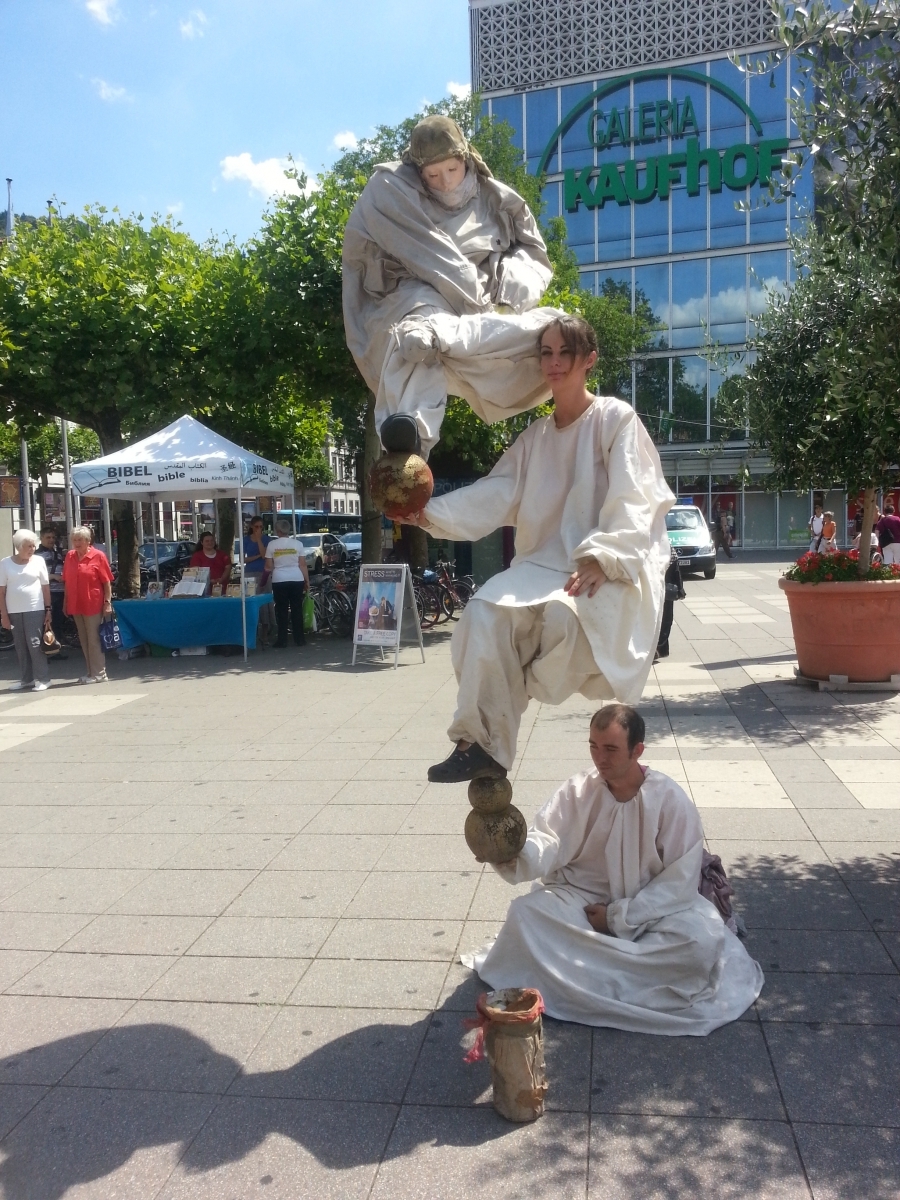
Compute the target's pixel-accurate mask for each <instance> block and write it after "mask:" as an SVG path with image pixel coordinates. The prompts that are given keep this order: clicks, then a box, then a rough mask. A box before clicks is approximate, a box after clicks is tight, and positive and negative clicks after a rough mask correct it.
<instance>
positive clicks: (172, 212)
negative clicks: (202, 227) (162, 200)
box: [166, 200, 184, 217]
mask: <svg viewBox="0 0 900 1200" xmlns="http://www.w3.org/2000/svg"><path fill="white" fill-rule="evenodd" d="M183 211H184V201H183V200H178V201H177V202H176V203H175V204H167V205H166V212H167V213H168V214H169V216H170V217H177V216H178V214H179V213H180V212H183Z"/></svg>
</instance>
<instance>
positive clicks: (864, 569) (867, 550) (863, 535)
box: [859, 487, 875, 575]
mask: <svg viewBox="0 0 900 1200" xmlns="http://www.w3.org/2000/svg"><path fill="white" fill-rule="evenodd" d="M874 525H875V489H874V488H873V487H869V488H866V494H865V500H864V501H863V521H862V530H861V532H860V535H859V573H860V575H866V574H867V573H868V570H869V564H870V562H871V561H872V529H873V527H874Z"/></svg>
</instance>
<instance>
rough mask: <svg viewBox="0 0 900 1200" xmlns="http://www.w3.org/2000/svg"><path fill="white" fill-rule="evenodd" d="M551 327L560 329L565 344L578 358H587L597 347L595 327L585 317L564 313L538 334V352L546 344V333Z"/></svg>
mask: <svg viewBox="0 0 900 1200" xmlns="http://www.w3.org/2000/svg"><path fill="white" fill-rule="evenodd" d="M551 329H558V330H559V334H560V337H561V338H562V340H563V345H564V346H565V348H566V349H567V350H568V351H569V353H570V354H573V355H574V356H575V357H576V358H587V356H588V355H589V354H593V353H594V351H595V350H596V349H597V334H596V333H595V332H594V327H593V325H591V324H590V323H589V322H588V321H586V320H585V319H584V317H576V316H574V315H573V314H572V313H563V314H562V316H559V317H556V318H555V319H554V320H552V321H551V322H550V324H549V325H545V326H544V328H543V329H542V330H541V332H540V335H539V336H538V353H540V351H541V347H542V346H543V344H544V334H545V333H547V332H548V331H549V330H551Z"/></svg>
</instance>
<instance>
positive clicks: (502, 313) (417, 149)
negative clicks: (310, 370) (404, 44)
mask: <svg viewBox="0 0 900 1200" xmlns="http://www.w3.org/2000/svg"><path fill="white" fill-rule="evenodd" d="M552 274H553V269H552V267H551V265H550V261H549V259H548V258H547V250H546V246H545V245H544V241H543V238H542V237H541V235H540V231H539V230H538V226H537V222H536V221H535V219H534V217H533V216H532V214H531V212H530V211H529V208H528V205H527V204H526V203H525V201H524V200H523V199H522V197H521V196H519V195H518V193H516V192H515V191H513V189H512V188H509V187H507V186H506V185H505V184H503V183H500V182H499V181H498V180H496V179H494V177H493V175H492V174H491V172H490V170H489V169H488V167H487V166H486V164H485V163H484V161H483V160H482V158H481V156H480V155H479V153H478V151H477V150H475V149H474V147H473V146H471V144H470V143H469V142H468V141H467V140H466V138H465V137H464V135H463V133H462V131H461V130H460V128H459V126H458V125H457V124H456V122H455V121H453V120H451V119H450V118H449V117H441V116H434V117H426V118H425V119H424V120H423V121H420V122H419V124H418V125H417V126H416V128H415V129H414V130H413V133H412V136H411V138H410V144H409V146H408V147H407V149H406V150H405V151H404V153H403V157H402V160H401V161H400V162H390V163H382V164H381V165H379V166H377V167H376V168H375V172H374V174H373V175H372V178H371V179H370V180H369V182H368V183H367V184H366V186H365V188H364V189H363V192H362V194H361V196H360V197H359V199H358V200H357V202H356V205H355V206H354V209H353V212H352V213H351V214H350V219H349V221H348V222H347V228H346V232H345V236H344V250H343V301H344V325H345V328H346V335H347V344H348V346H349V347H350V351H351V353H352V354H353V357H354V359H355V360H356V363H357V366H358V367H359V369H360V371H361V372H362V375H363V377H364V378H365V380H366V383H367V384H368V385H369V387H370V388H371V389H372V391H373V392H374V393H375V396H376V408H375V421H376V425H377V427H378V430H379V433H380V436H381V440H382V443H383V445H384V447H385V449H387V450H397V451H402V450H409V451H412V450H416V451H418V452H420V453H421V454H422V455H423V456H425V457H427V455H428V453H429V451H430V450H431V448H432V447H433V446H434V444H435V443H436V442H437V440H438V435H439V432H440V427H441V422H442V420H443V416H444V409H445V407H446V404H447V395H448V393H449V394H450V395H457V396H462V397H463V398H464V399H465V400H467V401H468V402H469V404H470V405H471V406H472V408H473V410H474V411H475V412H476V413H477V414H478V416H480V417H481V418H482V420H484V421H488V422H491V421H500V420H503V419H504V418H506V417H510V416H512V415H514V414H515V413H519V412H524V411H525V410H526V409H529V408H534V407H535V406H536V405H538V404H540V403H541V402H542V401H543V400H546V399H547V398H548V397H549V394H550V392H549V389H548V387H547V385H546V383H545V381H544V379H543V378H542V376H541V372H540V368H539V364H538V356H537V353H536V341H537V337H538V335H539V333H540V331H541V330H542V329H543V328H544V327H545V326H546V325H547V324H548V323H549V322H550V321H552V320H553V319H554V317H556V316H558V315H559V314H558V312H557V311H556V310H554V309H550V308H541V309H537V308H536V307H535V306H536V305H537V304H538V302H539V301H540V299H541V296H542V295H543V293H544V291H545V290H546V288H547V285H548V283H549V282H550V278H551V276H552Z"/></svg>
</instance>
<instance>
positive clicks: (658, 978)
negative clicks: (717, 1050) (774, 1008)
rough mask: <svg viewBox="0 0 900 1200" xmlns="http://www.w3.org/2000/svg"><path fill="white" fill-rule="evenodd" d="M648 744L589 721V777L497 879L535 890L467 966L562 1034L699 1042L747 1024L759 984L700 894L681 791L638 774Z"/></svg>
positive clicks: (621, 720) (622, 720)
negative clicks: (542, 1012)
mask: <svg viewBox="0 0 900 1200" xmlns="http://www.w3.org/2000/svg"><path fill="white" fill-rule="evenodd" d="M643 742H644V722H643V719H642V718H641V716H640V714H639V713H638V712H636V711H635V709H633V708H631V707H629V706H628V705H625V704H610V705H607V706H606V707H604V708H601V709H600V711H599V712H598V713H596V714H595V715H594V718H593V720H592V722H591V727H590V753H591V759H592V760H593V763H594V770H593V771H588V772H584V773H581V774H579V775H574V776H573V777H572V778H571V779H569V780H567V781H566V782H565V783H564V784H563V785H562V787H560V788H559V789H558V791H557V792H556V793H555V794H554V795H553V796H552V797H551V799H550V800H548V801H547V803H546V804H545V805H544V807H543V808H542V809H541V810H540V812H539V813H538V814H537V817H536V818H535V820H534V824H533V826H532V827H531V829H530V830H529V832H528V840H527V841H526V843H525V846H524V847H523V849H522V851H521V853H520V854H519V855H518V857H517V858H515V859H512V860H511V861H510V862H506V863H500V864H499V865H498V866H495V868H494V870H496V871H497V873H498V874H499V875H501V876H502V877H503V878H504V879H506V880H507V881H508V882H509V883H525V882H526V881H528V880H532V879H539V880H540V882H539V883H536V884H535V886H534V888H533V889H532V891H531V892H529V893H528V894H527V895H524V896H518V897H517V898H516V899H515V900H513V902H512V904H511V905H510V908H509V914H508V915H507V918H506V922H505V924H504V925H503V928H502V929H501V930H500V933H499V935H498V937H497V939H496V941H495V942H494V943H493V945H491V946H489V947H486V948H485V949H484V950H482V951H480V952H479V953H478V954H476V955H473V956H466V957H464V958H463V962H464V963H465V964H466V966H469V967H472V968H474V969H475V970H476V971H477V972H478V974H479V975H480V976H481V978H482V979H484V980H485V982H486V983H488V984H489V985H490V986H491V987H492V988H508V987H534V988H537V989H538V990H539V991H540V993H541V995H542V996H543V998H544V1005H545V1007H546V1011H547V1012H548V1013H549V1014H550V1016H553V1017H558V1018H559V1019H560V1020H563V1021H577V1022H580V1023H581V1024H583V1025H605V1026H609V1027H612V1028H614V1029H627V1030H631V1031H632V1032H636V1033H660V1034H670V1035H676V1034H693V1035H697V1036H701V1035H704V1034H707V1033H711V1032H712V1030H714V1029H717V1028H718V1027H719V1026H720V1025H724V1024H726V1023H727V1022H729V1021H734V1020H736V1019H737V1018H738V1017H740V1016H741V1014H742V1013H744V1012H745V1011H746V1010H747V1009H748V1008H749V1007H750V1005H751V1004H752V1003H753V1002H754V1000H755V999H756V998H757V996H758V995H759V993H760V990H761V989H762V985H763V974H762V971H761V969H760V967H759V964H758V963H756V962H754V961H753V959H751V958H750V956H749V955H748V954H747V952H746V950H745V949H744V947H743V946H742V945H741V943H740V941H739V940H738V938H737V937H735V935H734V934H733V933H732V932H731V931H730V930H729V929H727V928H726V926H725V923H724V921H723V919H722V916H721V915H720V913H719V910H718V909H717V908H716V907H715V905H713V904H711V903H710V902H709V901H708V900H705V899H704V898H703V896H701V895H700V893H699V892H698V890H697V888H698V884H699V881H700V868H701V862H702V857H703V827H702V825H701V824H700V816H699V814H698V812H697V809H696V808H695V807H694V804H693V801H692V800H691V799H690V798H689V797H688V796H687V795H686V794H685V792H684V791H683V790H682V789H681V788H680V787H679V786H678V784H677V783H675V782H674V781H673V780H671V779H669V778H668V776H666V775H663V774H661V773H660V772H658V771H654V770H651V769H648V768H645V767H642V766H641V764H640V762H639V759H640V757H641V754H642V753H643V750H644V744H643Z"/></svg>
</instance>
